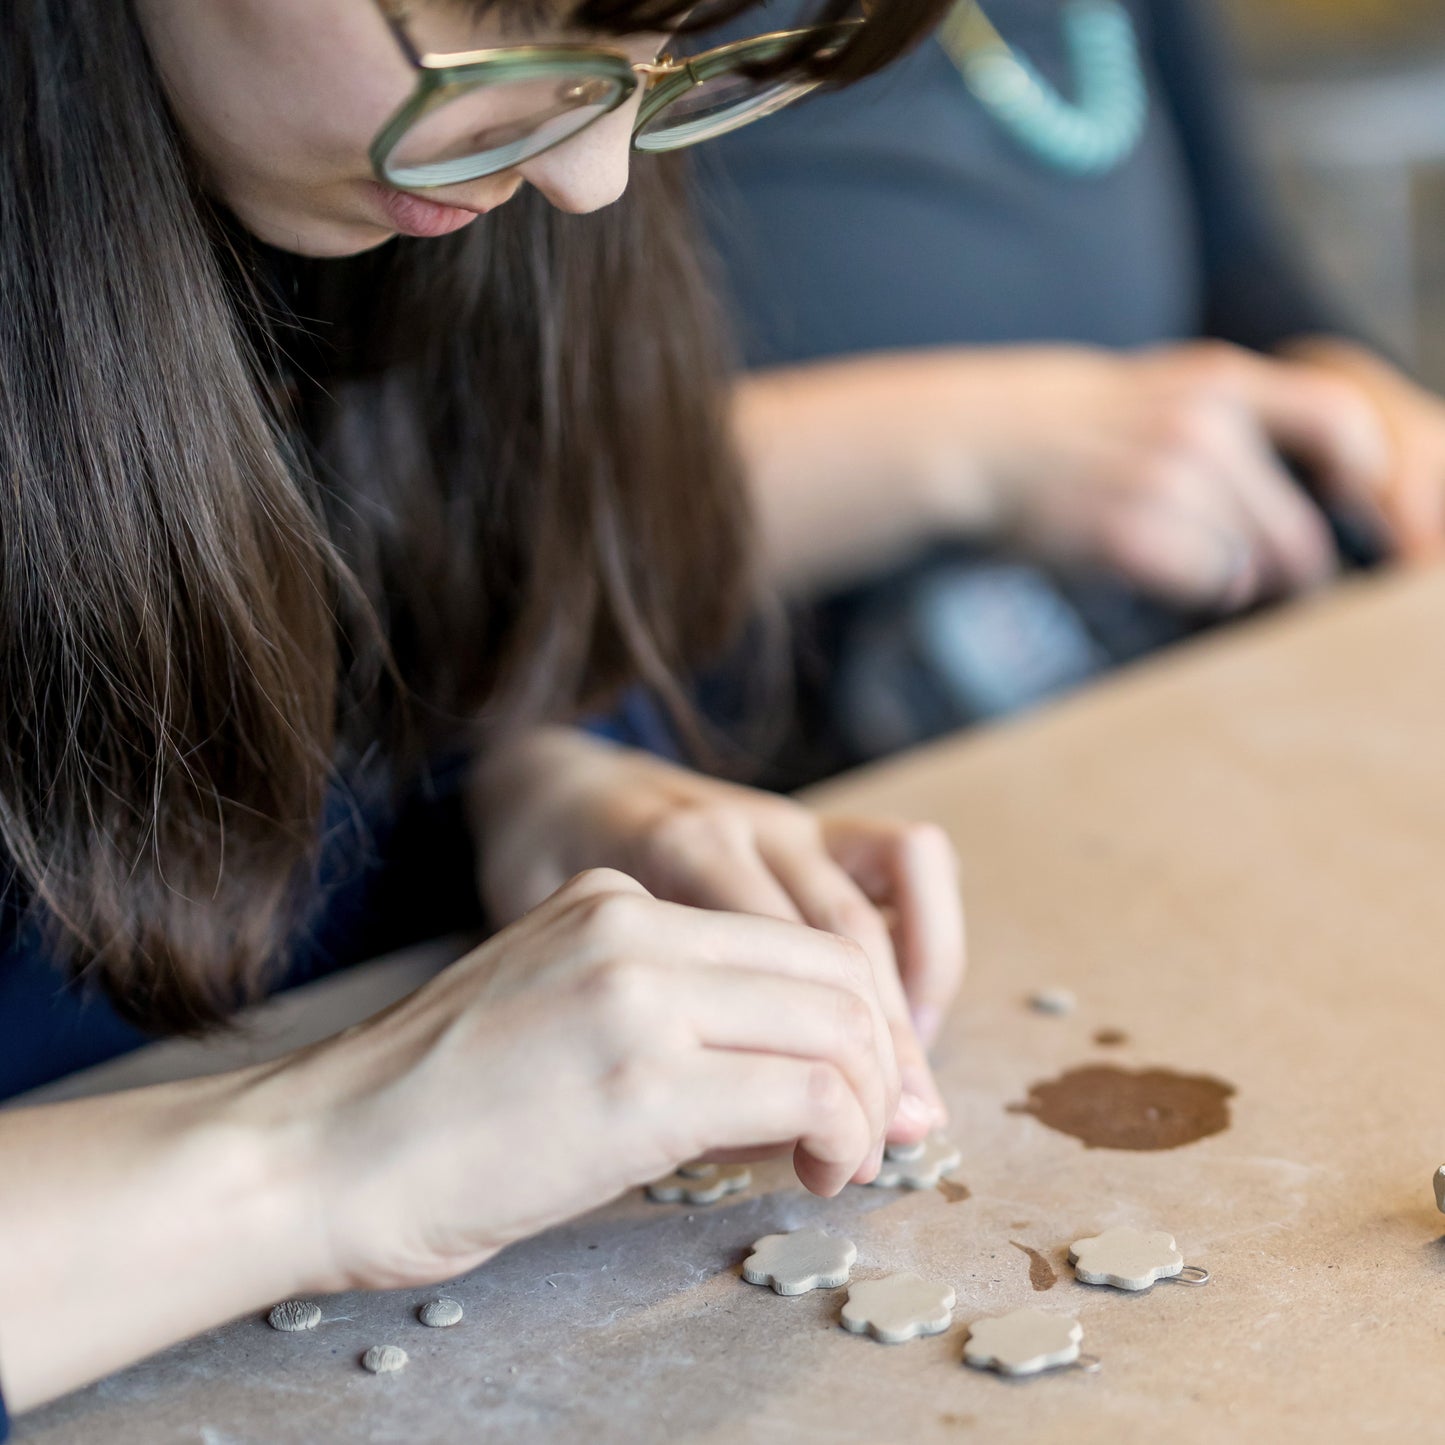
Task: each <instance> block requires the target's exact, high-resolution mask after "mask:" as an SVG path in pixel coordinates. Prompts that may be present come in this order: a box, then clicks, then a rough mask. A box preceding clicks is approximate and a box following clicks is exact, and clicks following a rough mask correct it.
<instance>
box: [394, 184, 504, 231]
mask: <svg viewBox="0 0 1445 1445" xmlns="http://www.w3.org/2000/svg"><path fill="white" fill-rule="evenodd" d="M372 185H373V186H374V187H375V190H376V194H377V196H378V197H379V199H380V201H381V207H382V210H384V211H385V212H386V216H387V219H388V220H389V221H390V222H391V224H392V226H393V227H394V228H395V229H396V230H397V231H399V232H400V233H401V234H402V235H403V236H419V237H422V238H423V239H430V238H432V237H435V236H447V235H450V234H451V233H452V232H453V231H460V230H461V228H462V227H463V226H470V225H471V223H472V222H473V221H475V220H476V219H477V217H478V216H479V215H482V214H483V213H484V208H482V207H477V208H476V209H467V208H464V207H462V206H446V205H443V204H442V203H441V202H440V201H428V200H424V199H423V198H422V197H421V196H414V195H412V194H411V193H410V192H409V191H398V190H395V189H394V188H393V187H391V186H383V185H378V184H377V183H376V182H375V181H373V182H372Z"/></svg>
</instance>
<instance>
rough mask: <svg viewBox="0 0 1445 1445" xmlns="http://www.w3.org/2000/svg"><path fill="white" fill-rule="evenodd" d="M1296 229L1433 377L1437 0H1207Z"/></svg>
mask: <svg viewBox="0 0 1445 1445" xmlns="http://www.w3.org/2000/svg"><path fill="white" fill-rule="evenodd" d="M1218 3H1220V4H1222V5H1224V6H1226V8H1227V9H1228V10H1229V11H1230V13H1231V16H1232V19H1233V21H1234V23H1235V28H1236V30H1237V32H1238V34H1239V38H1240V42H1241V49H1242V53H1243V57H1244V60H1245V61H1246V64H1247V66H1248V69H1249V72H1250V75H1251V78H1252V81H1253V98H1254V102H1255V104H1256V105H1257V107H1258V110H1259V120H1260V124H1261V129H1262V133H1263V136H1264V138H1265V141H1266V143H1267V145H1268V148H1269V153H1270V158H1271V164H1272V165H1273V167H1274V169H1275V173H1276V176H1277V179H1278V184H1279V186H1280V190H1281V194H1282V196H1283V197H1284V199H1285V201H1286V204H1287V206H1288V209H1289V211H1290V212H1291V214H1292V216H1293V218H1294V221H1295V224H1296V227H1297V229H1298V230H1299V232H1300V235H1301V237H1302V239H1303V240H1304V241H1305V242H1306V243H1307V246H1308V249H1309V250H1310V252H1311V254H1312V255H1313V256H1314V258H1315V260H1316V263H1317V265H1318V266H1319V267H1320V268H1321V269H1322V271H1323V272H1324V274H1326V275H1327V276H1329V277H1331V278H1332V279H1333V280H1335V281H1336V282H1337V283H1338V284H1339V285H1340V287H1341V288H1343V290H1344V292H1345V294H1346V296H1347V298H1348V299H1350V300H1352V301H1353V302H1354V304H1355V306H1356V307H1357V308H1358V310H1359V312H1360V313H1361V314H1362V316H1363V317H1364V319H1365V321H1366V322H1367V323H1369V324H1371V325H1373V326H1374V328H1375V330H1376V332H1377V334H1378V335H1379V336H1380V337H1381V339H1382V340H1383V341H1384V342H1385V343H1386V344H1387V345H1389V346H1390V347H1392V348H1393V349H1394V350H1395V352H1396V354H1397V355H1399V356H1400V357H1401V358H1402V359H1403V360H1405V361H1407V362H1409V363H1410V364H1412V365H1413V366H1414V367H1415V368H1416V369H1417V370H1418V371H1419V372H1420V373H1421V374H1422V375H1423V376H1424V377H1425V378H1426V379H1427V380H1428V381H1430V382H1431V383H1432V384H1433V385H1435V386H1436V387H1439V388H1445V0H1218Z"/></svg>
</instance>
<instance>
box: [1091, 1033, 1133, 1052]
mask: <svg viewBox="0 0 1445 1445" xmlns="http://www.w3.org/2000/svg"><path fill="white" fill-rule="evenodd" d="M1094 1042H1095V1043H1096V1044H1098V1045H1099V1046H1100V1047H1101V1048H1105V1049H1116V1048H1118V1047H1119V1045H1120V1044H1127V1043H1128V1042H1129V1035H1128V1034H1126V1033H1125V1032H1124V1030H1123V1029H1100V1030H1099V1031H1098V1033H1096V1034H1095V1035H1094Z"/></svg>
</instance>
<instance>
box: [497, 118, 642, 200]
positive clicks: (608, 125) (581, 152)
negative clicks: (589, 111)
mask: <svg viewBox="0 0 1445 1445" xmlns="http://www.w3.org/2000/svg"><path fill="white" fill-rule="evenodd" d="M638 99H639V97H634V98H633V99H632V100H630V101H629V102H628V103H627V104H626V105H624V106H621V107H620V108H619V109H617V110H614V111H613V112H612V113H611V114H610V115H604V116H603V117H602V118H601V119H600V120H596V121H594V122H593V123H592V124H591V125H589V126H588V127H587V128H586V129H585V130H582V131H579V132H578V133H577V134H576V135H575V136H573V137H572V138H571V139H570V140H567V141H563V143H562V144H561V145H559V146H555V147H554V148H553V149H552V150H549V151H543V152H542V154H541V155H539V156H534V157H533V158H532V159H531V160H530V161H526V162H524V163H523V164H522V165H521V166H519V167H518V169H519V170H520V172H521V174H522V176H523V178H524V179H525V180H526V181H527V182H528V183H529V184H531V185H533V186H535V187H536V188H537V189H538V190H539V191H541V193H542V194H543V195H544V196H545V197H546V198H547V200H548V201H550V202H551V204H552V205H554V206H556V207H557V209H558V210H559V211H571V212H573V213H575V214H578V215H580V214H583V213H585V212H587V211H597V210H600V209H601V208H602V207H603V206H610V205H611V204H612V202H613V201H615V200H617V199H618V197H620V196H621V195H622V193H623V191H625V190H626V189H627V173H628V166H629V164H630V162H631V157H632V126H633V121H634V118H635V116H636V114H637V107H638Z"/></svg>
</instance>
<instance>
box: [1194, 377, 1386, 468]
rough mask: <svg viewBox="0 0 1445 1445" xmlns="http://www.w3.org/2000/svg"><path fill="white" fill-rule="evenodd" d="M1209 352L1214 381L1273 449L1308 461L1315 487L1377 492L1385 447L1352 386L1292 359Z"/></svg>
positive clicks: (1373, 413)
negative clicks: (1253, 418)
mask: <svg viewBox="0 0 1445 1445" xmlns="http://www.w3.org/2000/svg"><path fill="white" fill-rule="evenodd" d="M1213 354H1214V355H1215V356H1216V358H1217V360H1218V364H1219V366H1220V370H1221V378H1220V379H1221V382H1222V384H1223V385H1224V386H1225V387H1226V388H1228V389H1229V390H1231V391H1232V392H1234V394H1235V395H1237V396H1238V397H1239V399H1240V400H1241V401H1242V402H1243V403H1244V404H1245V405H1246V406H1247V407H1248V408H1249V409H1250V411H1251V412H1252V413H1253V415H1255V416H1256V417H1257V418H1258V419H1259V421H1260V423H1261V425H1262V426H1263V428H1264V430H1265V432H1266V434H1267V435H1268V436H1269V438H1270V439H1271V440H1272V441H1273V442H1274V443H1275V445H1276V446H1277V447H1278V448H1279V449H1280V450H1281V451H1284V452H1287V453H1289V454H1290V455H1291V456H1294V457H1297V458H1298V459H1299V460H1300V461H1302V462H1305V463H1306V464H1308V466H1309V467H1310V469H1311V471H1312V472H1313V473H1314V474H1315V475H1316V476H1317V477H1318V478H1319V481H1320V483H1321V485H1322V486H1324V487H1326V488H1329V489H1331V490H1334V489H1339V490H1342V491H1344V492H1346V493H1356V494H1359V493H1364V494H1369V493H1371V492H1375V491H1378V489H1379V487H1380V485H1381V483H1382V482H1383V480H1384V478H1385V476H1386V475H1387V473H1388V472H1389V469H1390V465H1391V459H1392V453H1393V447H1392V446H1391V442H1390V437H1389V433H1388V431H1387V430H1386V427H1385V424H1384V421H1383V419H1382V418H1381V416H1380V413H1379V411H1378V410H1377V409H1376V408H1375V407H1374V406H1372V405H1371V403H1370V401H1369V398H1368V397H1367V396H1365V394H1364V393H1363V392H1362V391H1361V390H1360V388H1359V387H1357V386H1353V385H1351V384H1350V383H1349V382H1348V381H1346V380H1344V379H1343V378H1340V377H1335V376H1331V375H1329V374H1328V373H1327V372H1325V371H1323V370H1322V369H1320V368H1317V367H1312V366H1308V365H1305V364H1302V363H1299V362H1288V361H1278V360H1275V359H1274V358H1271V357H1266V356H1260V355H1257V354H1256V353H1254V352H1250V351H1245V350H1240V349H1235V348H1225V349H1222V350H1219V351H1216V352H1214V353H1213Z"/></svg>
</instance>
